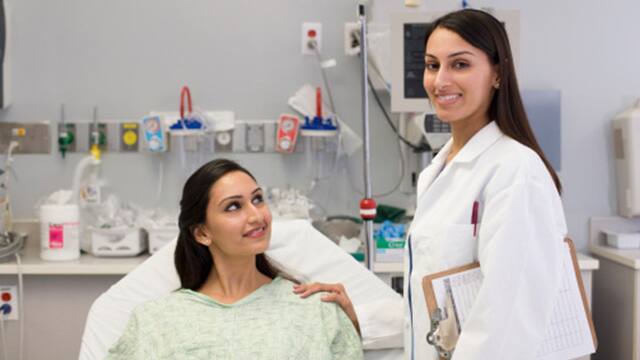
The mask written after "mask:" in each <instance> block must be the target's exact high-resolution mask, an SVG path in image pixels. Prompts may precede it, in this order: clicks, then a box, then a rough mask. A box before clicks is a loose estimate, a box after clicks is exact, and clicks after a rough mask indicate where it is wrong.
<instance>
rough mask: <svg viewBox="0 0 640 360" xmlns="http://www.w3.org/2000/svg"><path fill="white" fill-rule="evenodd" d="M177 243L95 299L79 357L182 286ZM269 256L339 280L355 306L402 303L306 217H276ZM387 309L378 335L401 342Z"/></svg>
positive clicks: (99, 354) (307, 275)
mask: <svg viewBox="0 0 640 360" xmlns="http://www.w3.org/2000/svg"><path fill="white" fill-rule="evenodd" d="M175 246H176V241H175V240H174V241H172V242H171V243H170V244H168V245H166V246H164V247H163V248H162V249H160V250H159V251H158V252H157V253H155V254H154V255H153V256H151V257H150V258H149V259H147V260H146V261H145V262H143V263H142V264H140V265H139V266H138V267H136V268H135V269H134V270H133V271H131V272H130V273H129V274H127V275H126V276H125V277H124V278H122V279H121V280H120V281H118V282H117V283H115V284H114V285H113V286H111V288H109V290H107V291H106V292H105V293H103V294H102V295H100V296H99V297H98V299H96V301H95V302H94V303H93V305H92V306H91V309H90V310H89V315H88V316H87V323H86V325H85V330H84V335H83V336H82V344H81V348H80V359H81V360H84V359H102V358H104V356H105V355H106V353H107V351H108V349H109V348H110V347H111V346H112V345H113V344H114V343H115V342H116V341H117V340H118V338H119V337H120V335H121V334H122V332H123V331H124V328H125V326H126V324H127V321H128V320H129V315H130V314H131V312H132V311H133V309H134V308H135V307H136V306H137V305H138V304H140V303H143V302H146V301H149V300H153V299H157V298H160V297H163V296H166V295H167V294H169V293H170V292H171V291H173V290H176V289H178V288H179V287H180V280H179V279H178V274H177V272H176V269H175V265H174V262H173V253H174V250H175ZM267 256H268V257H269V259H270V260H271V261H272V262H273V264H274V265H275V266H277V267H278V268H280V269H281V270H283V271H285V272H286V273H288V274H289V275H292V276H294V277H295V278H297V279H298V280H301V281H303V282H307V281H314V282H329V283H337V282H340V283H343V284H344V286H345V288H346V289H347V293H348V294H349V297H350V298H351V300H352V302H353V304H354V306H355V307H356V308H358V307H359V306H367V305H368V304H372V303H380V302H387V303H391V304H395V303H397V304H400V303H401V297H400V295H398V294H397V293H395V292H394V291H393V290H392V289H391V288H390V287H389V286H387V285H386V284H385V283H384V282H382V281H381V280H380V279H379V278H378V277H376V276H375V275H374V274H373V273H371V272H370V271H368V270H367V269H365V268H364V267H363V266H362V265H360V264H359V263H358V262H357V261H355V260H354V259H353V258H352V257H351V256H350V255H349V254H347V253H346V252H344V251H343V250H342V249H340V248H339V247H338V246H337V245H336V244H335V243H334V242H333V241H331V240H330V239H329V238H327V237H325V236H324V235H323V234H321V233H320V232H318V231H317V230H316V229H315V228H314V227H313V226H311V224H310V223H309V222H308V221H306V220H285V221H274V222H273V232H272V236H271V244H270V246H269V250H268V251H267ZM389 310H390V313H391V314H393V315H392V316H391V319H390V317H389V314H385V315H386V317H387V320H386V321H385V333H384V339H382V340H383V342H384V343H385V344H392V346H401V344H402V324H403V319H402V316H403V314H402V311H401V309H389ZM389 324H391V325H390V326H388V325H389ZM363 335H364V338H363V344H364V345H365V348H367V347H371V348H376V347H380V344H377V343H376V342H377V340H378V339H375V338H371V339H368V338H367V334H363ZM376 336H378V335H376ZM389 339H392V340H391V341H389ZM401 354H402V352H401V350H395V351H392V352H387V353H385V354H384V356H385V358H398V357H400V356H401ZM367 358H370V357H369V356H367ZM378 358H379V357H378Z"/></svg>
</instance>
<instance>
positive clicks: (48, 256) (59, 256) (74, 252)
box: [40, 204, 80, 261]
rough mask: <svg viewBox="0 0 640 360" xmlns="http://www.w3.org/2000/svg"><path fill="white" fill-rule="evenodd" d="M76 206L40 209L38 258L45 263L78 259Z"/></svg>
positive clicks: (78, 227) (78, 244) (78, 223)
mask: <svg viewBox="0 0 640 360" xmlns="http://www.w3.org/2000/svg"><path fill="white" fill-rule="evenodd" d="M79 231H80V221H79V210H78V205H75V204H68V205H42V206H41V207H40V258H41V259H42V260H46V261H66V260H75V259H77V258H79V257H80V238H79V237H80V236H79Z"/></svg>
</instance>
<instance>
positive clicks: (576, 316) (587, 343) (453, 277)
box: [423, 239, 597, 360]
mask: <svg viewBox="0 0 640 360" xmlns="http://www.w3.org/2000/svg"><path fill="white" fill-rule="evenodd" d="M566 245H567V251H566V252H564V253H563V259H562V260H563V278H562V285H561V289H560V290H559V291H558V294H557V295H556V305H555V308H554V310H553V316H552V321H551V324H549V327H548V328H547V332H546V335H545V337H544V340H543V341H542V343H541V344H540V346H539V348H538V352H537V357H536V359H538V360H548V359H558V358H564V359H573V358H576V357H580V356H583V355H588V354H591V353H594V352H595V349H596V347H597V339H596V335H595V330H594V326H593V321H592V320H591V314H590V311H589V307H588V303H587V299H586V295H585V291H584V286H583V283H582V277H581V276H580V270H579V268H578V261H577V257H576V254H575V248H574V246H573V243H572V242H571V240H569V239H567V241H566ZM481 285H482V271H481V270H480V265H479V263H473V264H469V265H465V266H461V267H458V268H454V269H450V270H447V271H443V272H440V273H436V274H432V275H428V276H426V277H425V278H424V279H423V289H424V293H425V300H426V303H427V308H428V311H429V314H432V313H433V311H434V310H435V309H436V308H443V307H444V304H445V300H446V297H447V295H449V296H450V297H451V298H452V300H453V307H454V310H455V316H456V321H457V323H458V329H463V328H464V323H465V321H466V319H467V317H468V314H469V312H470V311H471V308H472V305H473V302H474V300H475V298H476V296H477V294H478V291H479V290H480V286H481Z"/></svg>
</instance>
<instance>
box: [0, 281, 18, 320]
mask: <svg viewBox="0 0 640 360" xmlns="http://www.w3.org/2000/svg"><path fill="white" fill-rule="evenodd" d="M18 310H19V309H18V290H17V287H16V286H5V285H0V316H2V317H3V318H4V320H18Z"/></svg>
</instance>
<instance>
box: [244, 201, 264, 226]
mask: <svg viewBox="0 0 640 360" xmlns="http://www.w3.org/2000/svg"><path fill="white" fill-rule="evenodd" d="M247 211H248V220H249V222H250V223H254V222H261V221H263V220H264V215H263V214H262V211H261V210H260V209H259V208H258V207H257V206H255V205H254V204H250V205H249V206H247Z"/></svg>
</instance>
